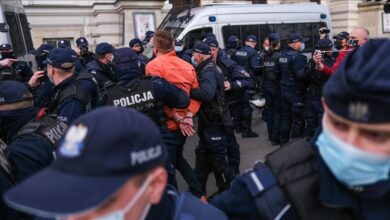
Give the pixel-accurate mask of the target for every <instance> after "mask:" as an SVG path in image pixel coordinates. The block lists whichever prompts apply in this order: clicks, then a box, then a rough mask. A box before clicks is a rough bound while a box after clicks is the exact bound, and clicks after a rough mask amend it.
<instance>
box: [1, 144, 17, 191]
mask: <svg viewBox="0 0 390 220" xmlns="http://www.w3.org/2000/svg"><path fill="white" fill-rule="evenodd" d="M0 172H1V173H2V174H3V176H4V177H6V179H7V181H8V184H9V185H11V186H12V185H15V184H16V180H15V171H14V168H13V166H12V163H11V161H10V159H9V153H8V151H7V144H6V143H4V141H3V140H1V139H0Z"/></svg>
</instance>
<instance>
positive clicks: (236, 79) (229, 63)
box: [220, 55, 252, 91]
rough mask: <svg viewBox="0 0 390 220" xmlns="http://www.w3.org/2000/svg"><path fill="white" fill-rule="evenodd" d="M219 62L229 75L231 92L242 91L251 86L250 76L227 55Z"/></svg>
mask: <svg viewBox="0 0 390 220" xmlns="http://www.w3.org/2000/svg"><path fill="white" fill-rule="evenodd" d="M220 61H221V63H222V64H223V65H224V66H225V67H227V69H228V71H229V72H230V73H231V78H230V79H229V80H230V83H231V90H234V91H237V90H244V89H248V88H250V87H251V85H252V84H251V82H250V75H249V73H248V72H247V71H246V70H245V68H244V67H242V66H240V65H238V64H237V63H236V62H234V61H233V60H231V59H230V58H229V57H228V56H227V55H226V56H222V57H221V59H220Z"/></svg>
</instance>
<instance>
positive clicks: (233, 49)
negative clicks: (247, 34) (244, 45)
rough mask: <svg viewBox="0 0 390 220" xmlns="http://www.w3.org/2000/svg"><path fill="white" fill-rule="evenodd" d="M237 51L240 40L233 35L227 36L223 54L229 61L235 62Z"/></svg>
mask: <svg viewBox="0 0 390 220" xmlns="http://www.w3.org/2000/svg"><path fill="white" fill-rule="evenodd" d="M239 49H240V39H238V37H237V36H235V35H232V36H229V38H228V43H227V47H226V48H225V52H226V54H227V55H228V57H229V58H230V59H231V60H233V61H235V62H237V60H236V53H237V51H238V50H239Z"/></svg>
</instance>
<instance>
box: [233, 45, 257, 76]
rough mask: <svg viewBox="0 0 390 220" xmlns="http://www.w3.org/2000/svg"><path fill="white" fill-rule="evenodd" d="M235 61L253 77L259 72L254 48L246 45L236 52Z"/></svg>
mask: <svg viewBox="0 0 390 220" xmlns="http://www.w3.org/2000/svg"><path fill="white" fill-rule="evenodd" d="M236 60H237V63H238V64H239V65H241V66H243V67H244V68H245V70H246V71H248V72H249V73H250V74H251V75H255V74H257V73H258V72H259V71H260V67H261V64H260V56H259V54H258V53H257V51H256V50H255V49H254V48H252V47H250V46H248V45H246V46H245V47H243V48H241V49H240V50H239V51H237V52H236Z"/></svg>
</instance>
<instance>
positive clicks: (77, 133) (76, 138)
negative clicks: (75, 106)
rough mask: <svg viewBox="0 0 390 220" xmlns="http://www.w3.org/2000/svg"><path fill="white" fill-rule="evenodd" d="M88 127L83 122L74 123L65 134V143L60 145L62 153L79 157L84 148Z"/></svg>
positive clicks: (66, 155)
mask: <svg viewBox="0 0 390 220" xmlns="http://www.w3.org/2000/svg"><path fill="white" fill-rule="evenodd" d="M87 133H88V128H87V127H86V126H84V125H83V124H78V125H73V126H71V127H70V128H69V130H68V132H67V133H66V135H65V140H64V143H63V144H62V145H61V147H60V151H59V152H60V154H61V155H63V156H65V157H77V156H79V155H80V154H81V151H82V150H83V148H84V143H83V141H84V139H85V137H86V136H87Z"/></svg>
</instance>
